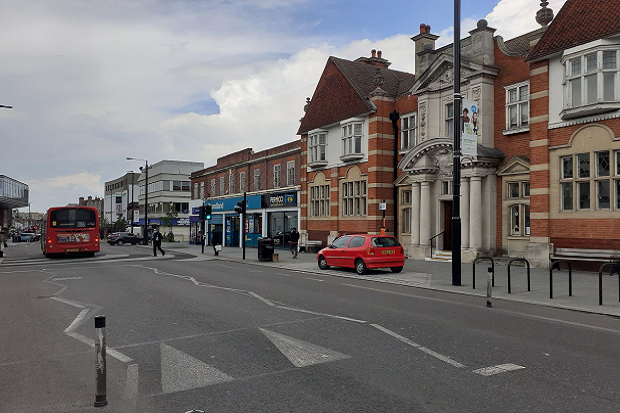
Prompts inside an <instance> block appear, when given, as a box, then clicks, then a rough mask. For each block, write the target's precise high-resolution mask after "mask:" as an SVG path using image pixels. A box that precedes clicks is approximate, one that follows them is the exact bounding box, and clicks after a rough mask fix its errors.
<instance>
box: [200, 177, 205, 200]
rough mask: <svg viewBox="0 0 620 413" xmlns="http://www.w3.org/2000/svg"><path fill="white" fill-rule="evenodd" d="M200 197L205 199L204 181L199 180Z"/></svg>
mask: <svg viewBox="0 0 620 413" xmlns="http://www.w3.org/2000/svg"><path fill="white" fill-rule="evenodd" d="M200 199H205V181H201V182H200Z"/></svg>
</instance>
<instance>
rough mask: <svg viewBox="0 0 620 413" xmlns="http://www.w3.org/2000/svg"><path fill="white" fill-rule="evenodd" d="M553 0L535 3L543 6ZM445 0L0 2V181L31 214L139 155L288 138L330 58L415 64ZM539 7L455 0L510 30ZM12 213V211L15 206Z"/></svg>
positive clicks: (448, 26) (559, 0) (445, 17)
mask: <svg viewBox="0 0 620 413" xmlns="http://www.w3.org/2000/svg"><path fill="white" fill-rule="evenodd" d="M564 1H565V0H550V1H549V3H550V4H549V7H550V8H552V9H553V10H554V12H555V13H556V14H557V12H558V11H559V9H560V7H561V5H562V4H563V3H564ZM453 4H454V2H453V0H434V1H427V0H409V1H405V0H384V1H381V2H378V1H376V0H375V1H370V0H106V1H101V0H0V28H2V29H1V35H0V56H1V60H0V61H1V62H2V63H1V64H0V105H11V106H13V109H2V108H0V175H7V176H10V177H11V178H14V179H17V180H19V181H21V182H24V183H26V184H28V185H29V187H30V202H31V203H32V204H31V210H32V211H38V212H44V211H46V210H47V209H48V208H49V207H51V206H58V205H66V204H68V203H71V202H77V200H78V198H79V197H80V196H84V197H87V196H88V195H92V196H93V197H95V196H100V197H102V196H103V194H104V183H105V182H106V181H109V180H113V179H116V178H118V177H120V176H122V175H124V174H125V173H126V171H129V170H135V171H138V168H139V167H140V166H141V165H142V164H143V163H141V162H137V161H127V160H126V158H127V157H136V158H143V159H148V161H149V163H156V162H158V161H160V160H163V159H175V160H187V161H197V162H203V163H204V164H205V167H208V166H211V165H214V164H215V162H216V160H217V158H218V157H220V156H223V155H226V154H228V153H230V152H234V151H237V150H240V149H243V148H248V147H249V148H253V149H254V150H255V151H259V150H262V149H265V148H269V147H272V146H276V145H279V144H283V143H286V142H290V141H293V140H296V139H299V137H298V136H297V135H296V133H297V129H298V127H299V119H300V118H301V117H303V114H304V112H303V106H304V104H305V100H306V97H311V96H312V94H313V92H314V89H315V87H316V84H317V82H318V80H319V77H320V75H321V73H322V71H323V68H324V67H325V63H326V61H327V58H328V57H329V56H338V57H341V58H345V59H351V60H353V59H356V58H358V57H360V56H370V50H371V49H377V50H382V51H383V57H384V58H386V59H388V60H389V61H391V62H392V65H391V66H390V68H392V69H396V70H402V71H406V72H410V73H413V72H414V43H413V42H412V41H411V40H410V39H411V37H412V36H415V35H416V34H417V33H419V26H420V23H426V24H429V25H430V26H431V32H432V33H434V34H437V35H439V36H441V37H440V38H439V40H438V41H437V46H442V45H445V44H448V43H452V40H453V19H454V17H453ZM538 9H540V1H538V0H462V2H461V21H462V23H461V35H462V37H465V36H466V35H467V31H469V30H471V29H473V28H475V27H476V22H477V21H478V20H479V19H481V18H485V19H486V20H487V21H488V22H489V26H491V27H493V28H496V29H497V32H496V34H497V35H501V36H502V37H504V39H505V40H508V39H511V38H513V37H516V36H518V35H521V34H524V33H526V32H528V31H531V30H535V29H536V28H538V27H540V26H539V25H538V24H537V23H536V20H535V15H536V11H537V10H538ZM22 210H27V208H25V209H22Z"/></svg>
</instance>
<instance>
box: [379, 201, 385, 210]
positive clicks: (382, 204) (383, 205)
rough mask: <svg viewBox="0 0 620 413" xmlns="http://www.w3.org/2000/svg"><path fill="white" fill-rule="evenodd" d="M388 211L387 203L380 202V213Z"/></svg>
mask: <svg viewBox="0 0 620 413" xmlns="http://www.w3.org/2000/svg"><path fill="white" fill-rule="evenodd" d="M386 210H387V203H385V202H380V203H379V211H386Z"/></svg>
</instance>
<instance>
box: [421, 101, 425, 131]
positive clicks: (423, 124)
mask: <svg viewBox="0 0 620 413" xmlns="http://www.w3.org/2000/svg"><path fill="white" fill-rule="evenodd" d="M420 136H421V137H422V139H421V140H424V136H426V102H422V103H420Z"/></svg>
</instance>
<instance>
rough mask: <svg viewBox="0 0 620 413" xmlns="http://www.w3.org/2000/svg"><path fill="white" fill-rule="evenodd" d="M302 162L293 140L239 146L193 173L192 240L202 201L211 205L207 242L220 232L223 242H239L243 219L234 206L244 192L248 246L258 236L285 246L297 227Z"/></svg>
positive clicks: (225, 243) (255, 241)
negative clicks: (261, 146) (255, 148)
mask: <svg viewBox="0 0 620 413" xmlns="http://www.w3.org/2000/svg"><path fill="white" fill-rule="evenodd" d="M300 165H301V148H300V143H299V141H298V140H296V141H292V142H289V143H286V144H283V145H279V146H276V147H273V148H269V149H266V150H263V151H259V152H254V151H253V150H252V149H251V148H247V149H243V150H241V151H238V152H234V153H231V154H229V155H225V156H222V157H220V158H218V160H217V163H216V164H215V165H213V166H210V167H208V168H205V169H203V170H200V171H196V172H194V173H192V175H191V181H192V184H191V186H192V201H191V203H190V207H191V209H192V216H191V217H190V222H191V225H192V228H191V234H192V236H191V238H192V240H196V238H197V236H198V231H199V230H200V227H199V223H200V217H199V216H198V215H199V214H198V210H197V209H198V207H199V206H200V205H202V204H204V203H206V204H208V205H211V206H212V209H213V215H212V218H211V219H210V220H208V222H207V229H208V237H209V238H208V242H210V239H211V237H212V235H213V232H218V233H219V234H220V237H221V239H222V240H224V245H225V246H239V245H241V230H240V229H241V227H240V225H241V222H240V217H239V214H238V213H235V212H234V207H235V206H236V205H237V202H240V201H241V200H243V194H244V193H246V194H247V211H248V214H247V216H246V223H245V224H246V233H247V237H246V245H249V246H256V245H257V239H258V238H259V237H261V236H270V237H273V238H274V239H275V240H276V247H282V248H285V247H287V246H288V245H289V244H288V235H287V234H290V231H291V229H292V228H293V227H295V228H299V218H300V214H299V204H298V199H299V183H300V175H299V167H300ZM280 201H282V202H280Z"/></svg>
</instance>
